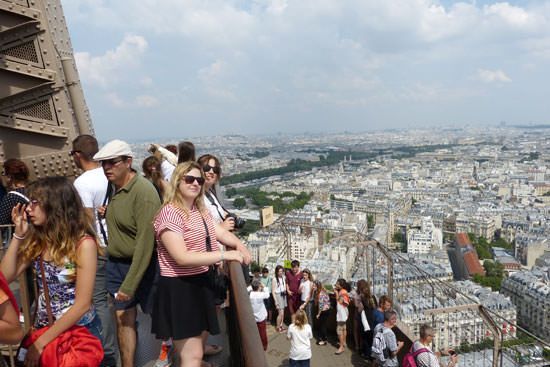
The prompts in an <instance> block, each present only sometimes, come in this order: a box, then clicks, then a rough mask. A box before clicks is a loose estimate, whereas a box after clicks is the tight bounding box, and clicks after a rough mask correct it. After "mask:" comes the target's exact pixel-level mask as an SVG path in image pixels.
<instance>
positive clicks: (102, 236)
mask: <svg viewBox="0 0 550 367" xmlns="http://www.w3.org/2000/svg"><path fill="white" fill-rule="evenodd" d="M98 150H99V148H98V144H97V140H96V138H95V137H93V136H91V135H80V136H78V137H76V139H74V140H73V146H72V150H71V152H70V155H71V156H72V157H73V160H74V163H75V165H76V166H77V167H78V168H80V169H81V170H83V171H84V172H83V173H82V174H81V175H80V176H78V177H77V179H76V180H75V181H74V187H75V188H76V191H78V195H79V196H80V199H81V200H82V204H84V208H86V213H87V214H88V217H89V218H90V220H91V221H93V222H94V223H95V228H96V232H97V238H98V239H99V245H100V246H101V247H103V248H105V247H106V246H107V225H106V223H105V219H104V218H100V216H99V215H98V213H97V211H98V209H99V208H100V207H102V206H103V205H104V201H105V199H106V196H107V186H108V182H109V181H108V180H107V177H105V174H104V173H103V168H101V164H100V163H99V162H96V161H94V160H93V156H94V154H96V153H97V152H98ZM106 261H107V258H106V257H105V256H103V255H100V254H98V258H97V272H96V280H95V286H94V294H93V303H94V306H95V308H96V311H97V314H98V316H99V319H100V320H101V326H102V337H103V340H102V342H103V349H104V352H105V356H104V358H103V363H102V366H116V344H115V329H114V321H113V317H112V315H111V312H110V311H109V304H108V301H107V297H108V296H107V286H106V278H105V263H106Z"/></svg>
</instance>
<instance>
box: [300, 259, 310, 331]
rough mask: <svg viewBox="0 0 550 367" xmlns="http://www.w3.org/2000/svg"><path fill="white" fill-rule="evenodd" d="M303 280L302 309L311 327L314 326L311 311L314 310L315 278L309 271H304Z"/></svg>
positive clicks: (301, 291) (301, 285) (301, 290)
mask: <svg viewBox="0 0 550 367" xmlns="http://www.w3.org/2000/svg"><path fill="white" fill-rule="evenodd" d="M302 274H303V278H302V282H301V283H300V301H301V302H302V304H301V305H300V309H301V310H304V312H305V313H306V316H307V319H308V320H309V325H313V317H312V316H311V309H312V308H313V297H312V294H313V277H312V275H311V272H310V271H309V269H304V270H302Z"/></svg>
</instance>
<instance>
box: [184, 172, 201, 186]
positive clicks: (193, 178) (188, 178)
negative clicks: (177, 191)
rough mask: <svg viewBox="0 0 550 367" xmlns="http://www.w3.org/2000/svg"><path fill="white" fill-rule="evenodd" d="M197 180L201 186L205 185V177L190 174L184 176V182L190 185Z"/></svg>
mask: <svg viewBox="0 0 550 367" xmlns="http://www.w3.org/2000/svg"><path fill="white" fill-rule="evenodd" d="M195 181H197V183H198V184H199V186H202V185H204V178H202V177H196V176H190V175H185V176H183V182H185V183H186V184H188V185H191V184H192V183H193V182H195Z"/></svg>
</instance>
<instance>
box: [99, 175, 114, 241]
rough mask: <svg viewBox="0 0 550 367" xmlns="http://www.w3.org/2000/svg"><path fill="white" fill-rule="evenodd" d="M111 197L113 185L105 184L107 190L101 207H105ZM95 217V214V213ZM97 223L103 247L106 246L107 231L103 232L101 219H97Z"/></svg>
mask: <svg viewBox="0 0 550 367" xmlns="http://www.w3.org/2000/svg"><path fill="white" fill-rule="evenodd" d="M112 195H113V185H111V183H110V182H108V183H107V190H106V191H105V197H104V198H103V204H102V206H105V205H106V204H107V202H108V201H110V200H111V196H112ZM96 216H97V213H96ZM97 222H98V223H99V230H100V231H101V236H102V237H103V243H104V244H105V246H107V245H108V243H109V242H108V240H107V231H105V227H104V226H103V221H102V218H97Z"/></svg>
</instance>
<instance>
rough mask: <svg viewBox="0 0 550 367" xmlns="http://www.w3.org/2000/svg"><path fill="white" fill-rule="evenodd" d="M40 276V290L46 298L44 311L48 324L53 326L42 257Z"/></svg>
mask: <svg viewBox="0 0 550 367" xmlns="http://www.w3.org/2000/svg"><path fill="white" fill-rule="evenodd" d="M40 275H41V278H42V289H43V290H44V297H45V298H46V311H47V312H48V324H49V325H50V326H52V325H53V321H54V319H53V312H52V305H51V303H50V291H49V290H48V285H47V284H46V272H45V271H44V259H42V255H41V256H40Z"/></svg>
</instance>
